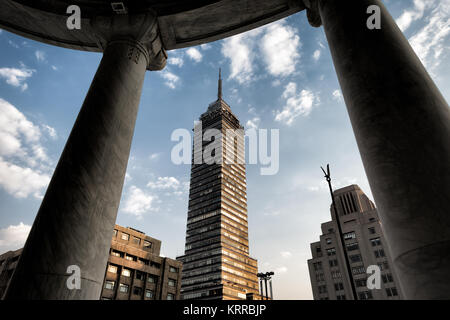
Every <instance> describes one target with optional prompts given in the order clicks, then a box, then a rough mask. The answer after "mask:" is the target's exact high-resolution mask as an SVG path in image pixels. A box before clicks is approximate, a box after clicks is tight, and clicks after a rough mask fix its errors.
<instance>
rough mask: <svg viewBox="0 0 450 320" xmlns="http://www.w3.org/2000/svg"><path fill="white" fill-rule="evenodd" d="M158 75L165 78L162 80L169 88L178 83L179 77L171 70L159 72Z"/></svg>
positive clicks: (174, 86)
mask: <svg viewBox="0 0 450 320" xmlns="http://www.w3.org/2000/svg"><path fill="white" fill-rule="evenodd" d="M159 75H160V76H161V77H163V79H165V80H166V81H165V82H164V83H165V85H166V86H168V87H169V88H171V89H175V88H176V86H177V85H178V84H179V83H180V77H178V76H177V75H176V74H174V73H172V72H169V71H168V70H167V69H166V70H164V71H161V72H159Z"/></svg>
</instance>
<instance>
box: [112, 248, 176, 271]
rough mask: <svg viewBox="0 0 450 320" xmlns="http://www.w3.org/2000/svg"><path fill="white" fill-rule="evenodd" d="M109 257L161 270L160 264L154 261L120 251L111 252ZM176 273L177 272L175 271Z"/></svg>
mask: <svg viewBox="0 0 450 320" xmlns="http://www.w3.org/2000/svg"><path fill="white" fill-rule="evenodd" d="M111 255H112V256H115V257H119V258H125V259H126V260H128V261H135V262H138V263H141V264H144V265H146V266H148V265H149V266H150V267H154V268H156V269H160V268H161V264H159V263H157V262H154V261H150V260H148V259H144V258H139V257H136V256H133V255H131V254H128V253H125V252H122V251H117V250H111ZM175 272H178V271H175Z"/></svg>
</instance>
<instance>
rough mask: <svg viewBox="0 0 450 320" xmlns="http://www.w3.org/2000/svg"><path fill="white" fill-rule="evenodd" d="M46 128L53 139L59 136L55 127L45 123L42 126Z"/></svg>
mask: <svg viewBox="0 0 450 320" xmlns="http://www.w3.org/2000/svg"><path fill="white" fill-rule="evenodd" d="M42 127H43V128H44V130H45V131H46V132H47V133H48V135H49V136H50V138H52V139H53V140H55V139H57V138H58V134H57V133H56V130H55V128H52V127H50V126H48V125H46V124H45V125H43V126H42Z"/></svg>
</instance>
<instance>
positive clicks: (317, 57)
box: [313, 50, 321, 61]
mask: <svg viewBox="0 0 450 320" xmlns="http://www.w3.org/2000/svg"><path fill="white" fill-rule="evenodd" d="M320 55H321V51H320V50H316V51H314V53H313V59H314V60H316V61H319V59H320Z"/></svg>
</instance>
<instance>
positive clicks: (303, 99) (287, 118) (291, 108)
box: [275, 82, 318, 126]
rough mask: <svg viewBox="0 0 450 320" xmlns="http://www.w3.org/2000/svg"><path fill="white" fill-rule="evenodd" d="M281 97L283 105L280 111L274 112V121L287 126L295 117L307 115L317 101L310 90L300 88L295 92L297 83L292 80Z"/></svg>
mask: <svg viewBox="0 0 450 320" xmlns="http://www.w3.org/2000/svg"><path fill="white" fill-rule="evenodd" d="M282 98H283V99H284V100H285V106H284V107H283V109H282V110H281V111H277V112H276V114H275V121H279V122H282V123H284V124H286V125H288V126H290V125H292V124H293V123H294V120H295V119H296V118H297V117H299V116H307V115H309V114H310V113H311V110H312V108H313V107H314V105H315V103H317V101H318V98H317V96H316V95H315V94H314V93H313V92H312V91H309V90H302V91H300V92H297V85H296V84H295V83H294V82H290V83H289V84H288V85H287V86H286V87H285V90H284V92H283V95H282Z"/></svg>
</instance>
